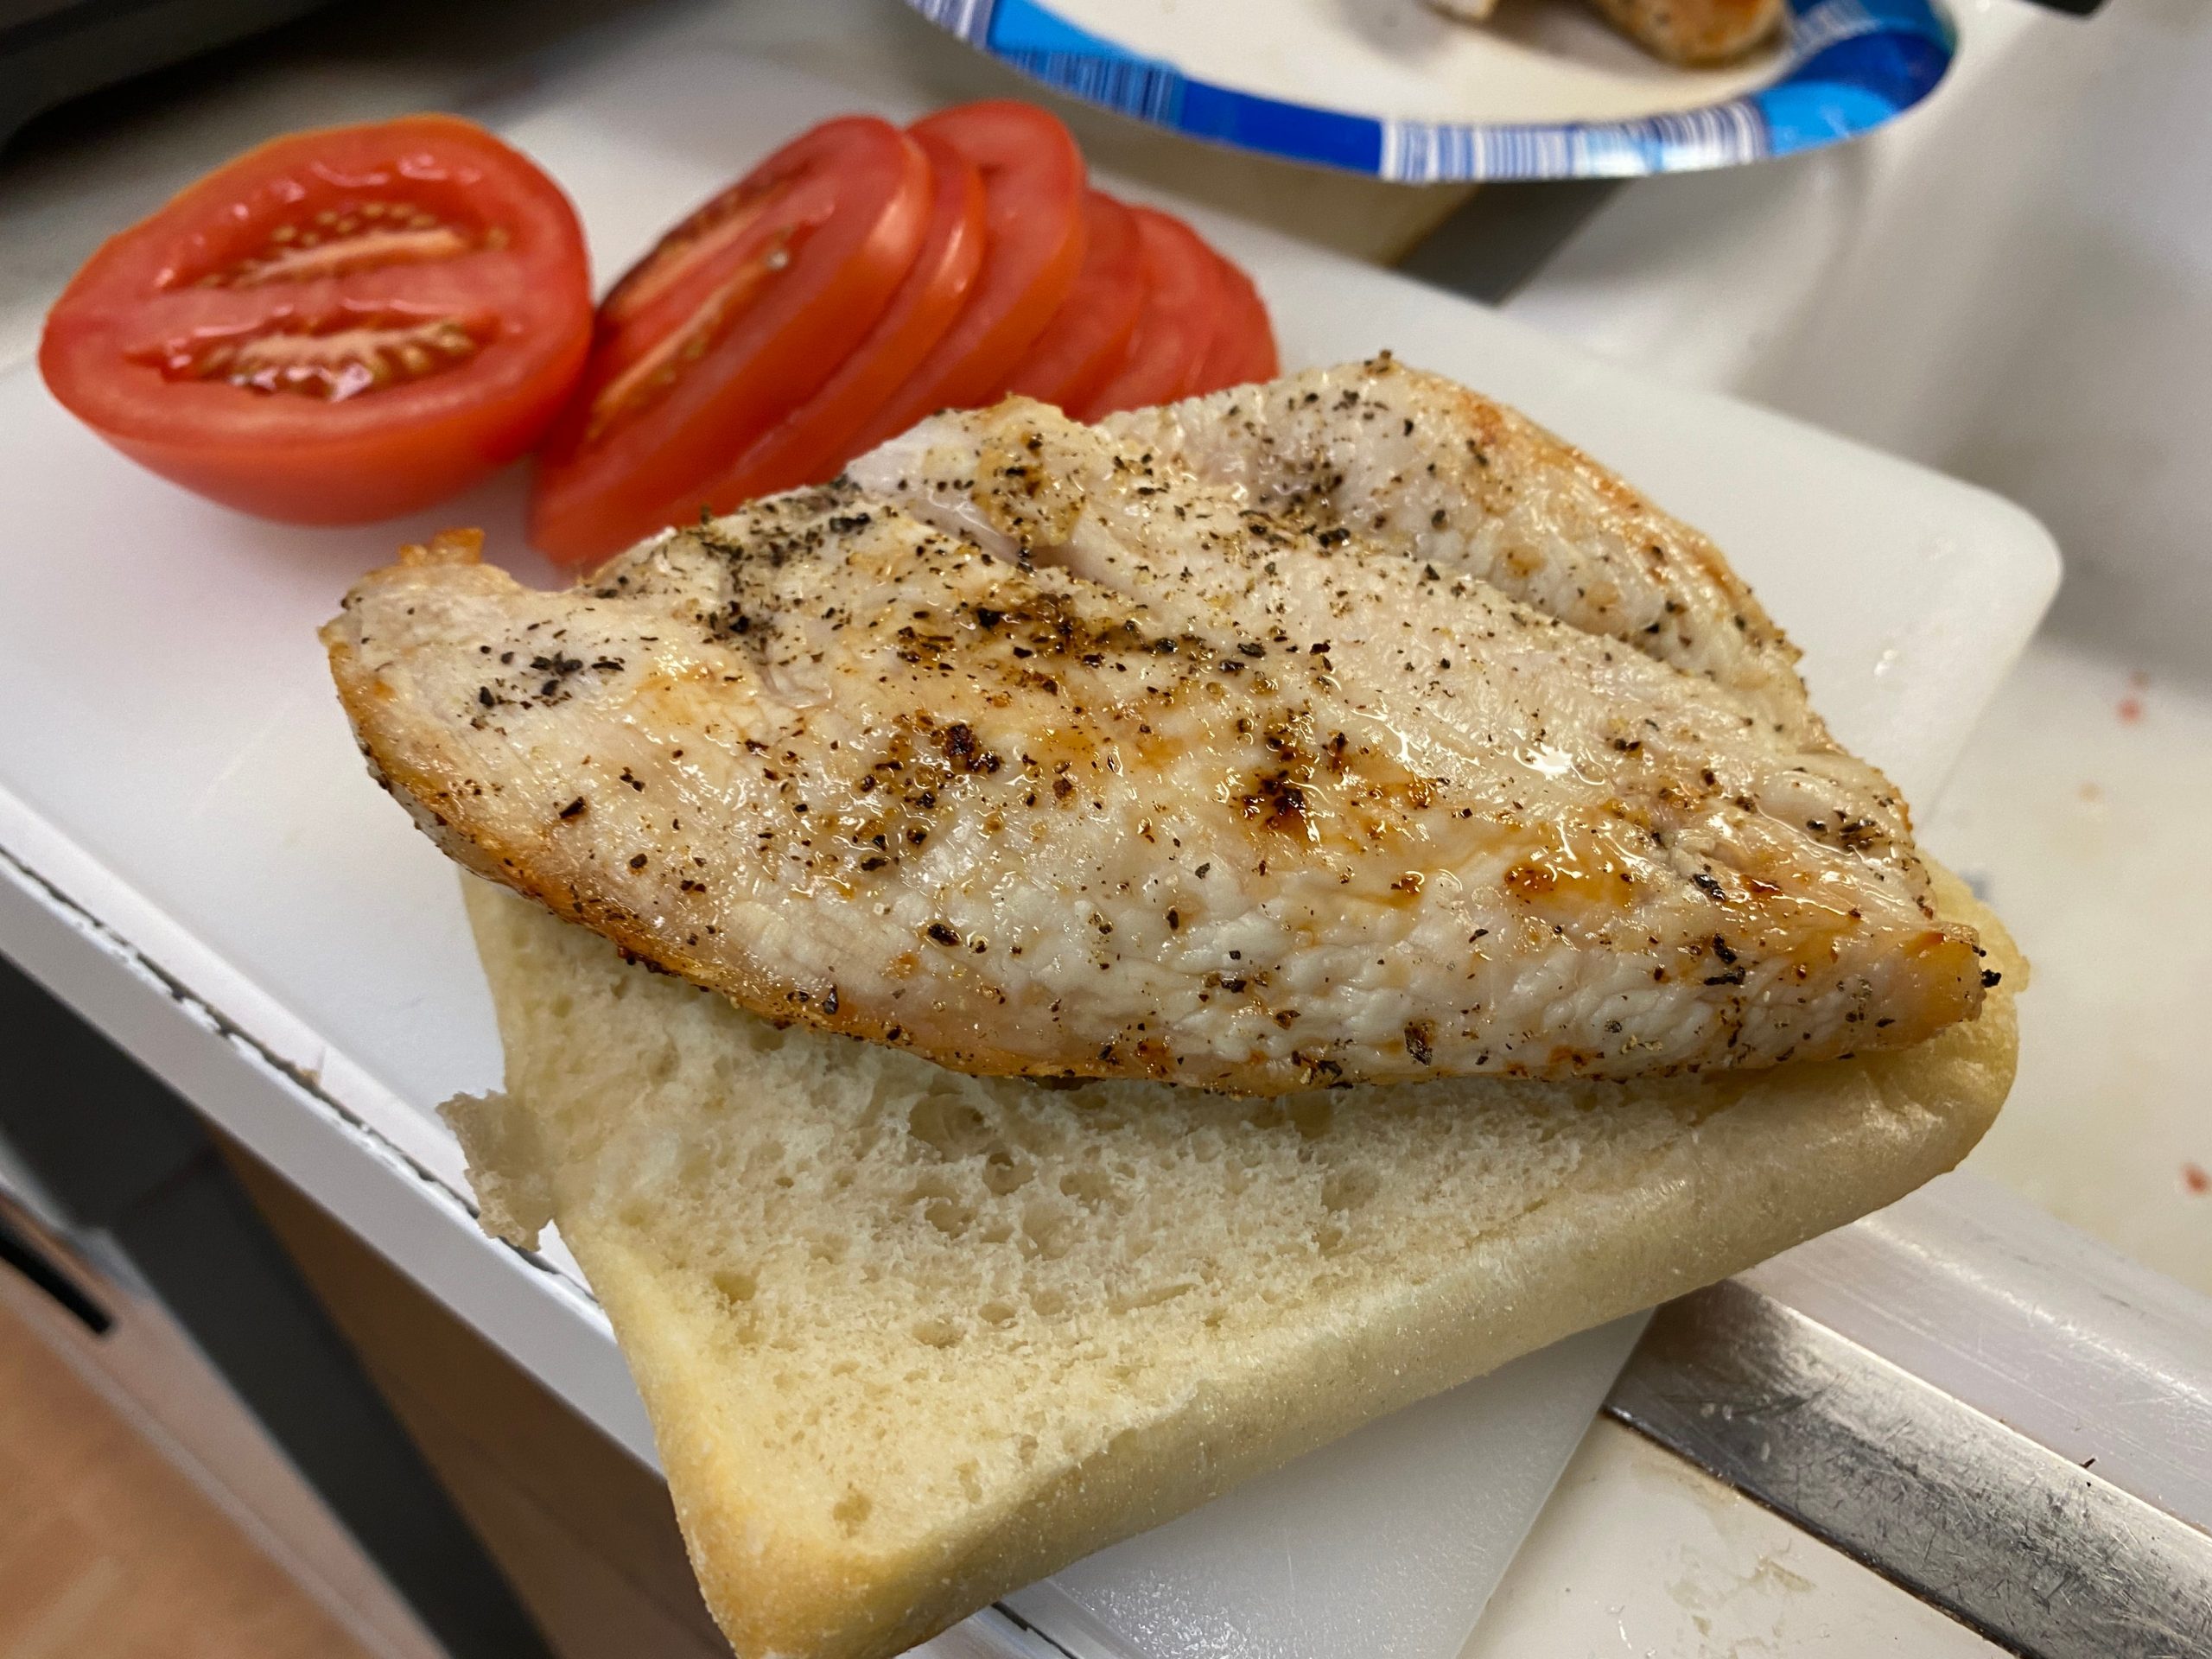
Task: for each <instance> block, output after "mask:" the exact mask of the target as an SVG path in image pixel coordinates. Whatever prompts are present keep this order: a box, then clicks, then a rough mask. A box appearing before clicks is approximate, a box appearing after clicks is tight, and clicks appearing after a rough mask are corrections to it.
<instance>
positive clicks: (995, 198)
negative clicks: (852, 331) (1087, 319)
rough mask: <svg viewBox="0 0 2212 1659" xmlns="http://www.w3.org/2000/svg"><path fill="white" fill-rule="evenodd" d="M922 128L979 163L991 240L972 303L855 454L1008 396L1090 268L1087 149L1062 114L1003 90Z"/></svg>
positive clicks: (919, 126)
mask: <svg viewBox="0 0 2212 1659" xmlns="http://www.w3.org/2000/svg"><path fill="white" fill-rule="evenodd" d="M913 130H914V131H915V132H916V133H917V134H920V133H930V134H932V135H934V136H936V137H939V138H942V139H943V140H944V142H945V143H949V144H950V145H951V146H952V147H953V148H954V149H957V150H958V151H959V152H960V153H961V154H962V155H963V156H966V157H967V158H968V159H969V161H971V162H974V163H975V164H976V171H977V172H979V173H981V174H982V176H983V195H984V211H985V214H986V217H987V219H988V225H989V230H990V237H989V244H988V248H987V250H986V251H985V253H984V256H983V270H982V275H981V276H979V277H977V278H976V288H975V291H974V293H973V294H972V295H971V296H969V301H968V303H967V306H966V307H965V308H963V310H962V312H961V314H960V315H959V316H958V317H957V319H956V320H955V321H954V322H953V325H952V327H950V329H948V330H947V331H946V333H945V335H944V339H942V340H938V343H937V345H936V346H935V347H934V348H933V349H932V350H931V353H930V354H929V355H928V356H927V357H925V358H924V359H922V362H921V364H920V365H919V366H918V368H916V369H915V370H914V372H912V374H910V375H909V376H907V378H906V381H905V383H904V384H903V385H900V386H899V388H898V390H897V391H893V393H892V394H891V396H890V397H888V398H887V399H886V400H885V403H884V405H883V407H882V408H881V409H880V410H877V411H876V416H875V418H874V420H872V421H870V422H869V423H868V424H867V426H866V427H865V428H864V429H861V432H860V433H859V434H858V435H856V436H855V440H854V448H853V453H854V454H861V453H862V452H864V451H866V450H868V449H872V448H874V447H875V446H876V445H877V444H879V443H880V442H883V441H884V440H885V439H886V438H889V437H894V436H896V435H898V434H899V433H901V432H904V431H905V430H906V429H907V428H908V427H910V426H912V425H913V423H915V422H916V421H918V420H920V419H921V418H922V416H925V415H928V414H931V413H933V412H935V411H936V410H940V409H969V408H973V407H975V406H976V405H977V404H989V403H995V402H996V401H997V400H998V399H999V398H1001V397H1003V396H1005V395H1006V389H1007V379H1008V378H1009V377H1010V376H1011V375H1012V374H1013V372H1014V365H1016V364H1017V363H1019V362H1020V360H1021V357H1022V354H1023V353H1026V352H1027V351H1028V349H1029V348H1030V346H1032V345H1033V343H1035V341H1036V339H1037V337H1038V336H1039V334H1043V333H1044V331H1045V326H1046V324H1047V323H1049V322H1050V321H1052V316H1053V314H1054V313H1056V312H1057V311H1058V310H1059V308H1060V307H1061V306H1062V305H1063V304H1065V302H1066V300H1067V297H1068V294H1069V291H1070V290H1071V289H1072V288H1073V287H1074V286H1075V280H1076V275H1077V272H1078V271H1079V270H1081V269H1082V267H1083V241H1084V215H1083V200H1084V166H1083V152H1082V151H1081V150H1079V149H1077V148H1076V143H1075V139H1074V138H1073V137H1071V136H1070V134H1069V132H1068V130H1067V129H1066V128H1065V127H1064V126H1062V125H1061V124H1060V123H1059V120H1058V118H1056V117H1054V116H1052V114H1050V113H1049V112H1047V111H1044V110H1040V109H1039V108H1038V107H1037V106H1036V105H1033V104H1020V103H1015V102H1014V101H1013V100H1011V99H994V100H991V101H989V102H987V103H982V104H963V105H958V106H957V107H955V108H953V109H950V110H940V111H938V113H937V114H935V115H932V116H930V117H928V118H926V119H924V120H921V121H918V122H916V123H915V124H914V129H913Z"/></svg>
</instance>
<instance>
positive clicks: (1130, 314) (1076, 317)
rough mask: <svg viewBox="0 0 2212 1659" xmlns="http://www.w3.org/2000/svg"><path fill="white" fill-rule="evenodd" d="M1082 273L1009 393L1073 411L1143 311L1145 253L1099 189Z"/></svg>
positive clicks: (1125, 217) (1091, 206)
mask: <svg viewBox="0 0 2212 1659" xmlns="http://www.w3.org/2000/svg"><path fill="white" fill-rule="evenodd" d="M1083 229H1084V238H1083V240H1084V247H1083V269H1082V270H1080V271H1079V272H1077V276H1076V279H1075V286H1074V287H1073V288H1072V289H1070V290H1069V291H1068V297H1067V299H1066V301H1065V303H1063V304H1062V305H1061V307H1060V308H1059V310H1058V312H1057V313H1056V314H1055V315H1054V316H1053V318H1052V321H1051V322H1049V323H1047V324H1046V326H1045V332H1044V333H1043V334H1039V336H1038V337H1037V341H1036V343H1035V344H1034V345H1033V346H1030V348H1029V351H1028V354H1027V356H1025V357H1024V358H1023V359H1021V363H1020V366H1019V367H1018V368H1016V369H1015V370H1014V375H1013V378H1012V380H1011V382H1010V384H1009V385H1007V391H1014V392H1019V393H1020V394H1021V395H1022V396H1023V397H1035V398H1037V399H1039V400H1040V401H1041V402H1044V403H1047V404H1058V406H1059V407H1060V408H1061V409H1063V410H1067V409H1075V408H1078V407H1080V406H1081V405H1082V404H1083V402H1084V399H1086V398H1088V397H1090V395H1091V394H1092V393H1093V392H1095V391H1097V390H1098V389H1099V388H1100V387H1101V386H1103V385H1105V384H1106V381H1107V378H1108V377H1109V376H1110V375H1111V374H1112V373H1113V372H1114V371H1115V369H1116V368H1117V367H1118V366H1119V365H1120V364H1121V361H1122V353H1123V351H1124V350H1125V348H1126V347H1127V346H1128V341H1129V334H1130V332H1131V331H1132V330H1134V329H1135V327H1136V325H1137V314H1138V313H1139V312H1140V311H1141V310H1143V309H1144V292H1145V283H1144V251H1143V249H1142V248H1141V246H1140V245H1139V244H1138V241H1137V222H1136V220H1135V218H1133V217H1132V216H1131V215H1130V213H1129V210H1128V208H1126V207H1122V204H1121V203H1120V202H1118V201H1116V200H1114V199H1113V197H1111V196H1109V195H1107V194H1104V193H1103V191H1098V190H1092V191H1089V192H1086V193H1085V194H1084V199H1083Z"/></svg>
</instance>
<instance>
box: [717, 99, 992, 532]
mask: <svg viewBox="0 0 2212 1659" xmlns="http://www.w3.org/2000/svg"><path fill="white" fill-rule="evenodd" d="M912 137H913V139H914V142H915V143H918V144H919V145H921V147H922V149H924V150H925V152H926V153H927V154H928V156H929V158H930V176H931V206H930V223H929V231H928V232H927V234H926V235H925V237H924V238H923V241H922V251H921V253H920V254H919V256H918V257H916V259H915V261H914V266H913V269H912V270H909V271H908V272H907V273H906V281H905V282H904V283H900V284H899V291H898V292H897V293H896V294H894V295H893V296H892V297H891V303H890V305H889V306H888V307H887V308H885V310H884V313H883V315H881V316H880V317H879V318H877V319H876V323H875V327H874V328H872V329H870V330H869V331H868V338H867V339H866V340H862V341H861V343H860V344H859V345H858V346H855V347H854V349H853V353H852V355H851V356H849V357H848V358H847V359H845V361H844V364H843V365H842V367H840V368H839V369H838V371H837V372H836V373H835V374H833V375H831V376H830V377H829V382H828V384H827V385H823V388H822V389H821V390H820V391H817V392H816V393H815V394H814V395H813V396H812V397H810V398H808V399H807V400H806V401H805V402H804V403H803V404H800V405H799V406H798V408H797V409H795V410H792V411H791V413H790V414H788V415H786V416H784V418H783V419H782V420H781V421H779V422H778V423H776V425H775V426H774V428H773V429H771V430H770V431H769V432H768V433H766V435H764V436H762V437H761V438H760V441H759V442H756V443H755V444H753V447H752V448H749V449H747V451H746V452H745V453H744V454H742V455H741V456H739V457H738V460H737V462H736V464H735V465H734V467H731V468H730V469H729V471H728V473H727V474H724V475H723V476H722V477H721V478H720V479H719V480H716V481H715V486H714V488H713V489H712V490H710V491H709V492H708V493H707V496H706V498H705V499H708V500H709V501H711V502H712V503H713V504H714V505H715V506H717V507H721V506H724V505H735V504H736V503H737V502H740V501H750V500H752V499H754V498H755V497H758V496H763V495H773V494H774V493H776V492H777V491H779V490H789V489H795V488H797V487H798V486H800V485H802V484H819V483H821V482H822V481H823V480H824V479H827V478H829V477H832V476H834V475H835V474H836V471H837V469H838V468H839V467H842V466H843V465H844V464H845V463H846V462H847V461H850V460H851V459H852V458H853V457H854V456H855V454H859V453H860V451H859V450H858V448H855V445H854V443H853V441H852V440H853V435H854V434H855V432H856V431H858V430H859V429H860V428H861V424H862V423H864V422H866V421H867V420H868V418H869V417H870V416H873V415H874V414H875V412H876V411H877V410H879V409H880V408H881V407H882V406H883V400H884V398H885V397H886V396H887V395H888V394H889V393H890V392H891V391H893V389H894V388H895V387H897V386H898V385H899V384H900V383H901V382H902V381H904V380H905V379H906V377H907V376H908V375H909V374H911V373H912V372H913V370H914V365H916V364H918V363H919V362H920V361H921V360H922V358H923V357H924V355H925V354H926V353H928V351H929V349H930V347H931V346H934V345H936V344H937V342H938V340H939V339H941V338H942V337H943V336H944V331H945V330H946V329H947V328H949V327H951V326H952V321H953V319H954V318H955V317H957V316H958V315H959V314H960V308H961V307H962V305H963V304H964V303H965V302H966V301H967V298H968V294H969V289H971V288H973V287H974V286H975V282H976V273H977V272H978V271H980V270H982V266H983V245H984V238H985V235H986V231H985V226H984V219H983V180H982V175H981V174H979V173H978V172H977V171H976V168H975V164H974V163H973V162H970V161H969V159H968V158H967V157H966V156H963V155H962V154H961V153H960V152H959V151H958V150H957V149H953V147H952V146H951V145H950V144H948V143H945V142H944V139H942V138H940V137H938V136H937V135H936V134H935V133H930V132H917V133H914V134H912Z"/></svg>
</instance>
